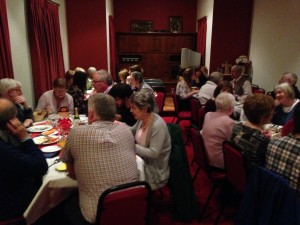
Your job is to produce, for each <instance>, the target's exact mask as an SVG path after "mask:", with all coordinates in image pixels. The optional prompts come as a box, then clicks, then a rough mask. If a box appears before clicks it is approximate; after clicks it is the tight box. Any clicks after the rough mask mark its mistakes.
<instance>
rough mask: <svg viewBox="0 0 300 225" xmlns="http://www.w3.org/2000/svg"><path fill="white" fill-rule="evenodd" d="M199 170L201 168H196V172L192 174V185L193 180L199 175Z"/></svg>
mask: <svg viewBox="0 0 300 225" xmlns="http://www.w3.org/2000/svg"><path fill="white" fill-rule="evenodd" d="M200 169H201V167H200V166H198V168H197V170H196V172H195V174H194V176H193V178H192V182H193V183H194V182H195V180H196V178H197V176H198V173H199V171H200Z"/></svg>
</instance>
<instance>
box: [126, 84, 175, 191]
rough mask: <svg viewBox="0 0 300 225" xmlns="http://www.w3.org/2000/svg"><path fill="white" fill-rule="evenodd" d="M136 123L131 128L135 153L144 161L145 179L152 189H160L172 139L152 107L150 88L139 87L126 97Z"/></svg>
mask: <svg viewBox="0 0 300 225" xmlns="http://www.w3.org/2000/svg"><path fill="white" fill-rule="evenodd" d="M129 101H130V103H131V112H132V114H133V116H134V117H135V119H136V120H137V122H136V124H135V125H134V126H133V127H132V132H133V135H134V136H135V140H136V145H135V146H136V151H137V155H139V156H140V157H142V158H143V159H144V161H145V176H146V181H147V182H148V183H149V184H150V186H151V188H152V189H153V190H154V189H157V188H161V187H163V186H164V185H166V184H167V181H168V178H169V156H170V151H171V139H170V135H169V131H168V128H167V125H166V123H165V121H164V120H163V119H162V118H161V117H160V116H159V115H158V114H156V113H153V110H154V98H153V94H152V92H151V91H149V90H147V89H142V90H140V91H138V92H135V93H133V94H132V95H131V96H130V99H129Z"/></svg>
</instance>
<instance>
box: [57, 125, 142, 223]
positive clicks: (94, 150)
mask: <svg viewBox="0 0 300 225" xmlns="http://www.w3.org/2000/svg"><path fill="white" fill-rule="evenodd" d="M134 142H135V141H134V137H133V135H132V133H131V131H130V129H129V127H128V126H127V125H125V124H123V123H121V124H115V123H113V122H105V121H101V122H100V121H96V122H93V123H92V124H91V125H88V126H76V127H74V128H73V129H72V130H71V133H70V134H69V136H68V138H67V143H66V146H65V148H64V150H63V153H62V156H61V158H62V160H63V161H64V162H67V163H71V164H73V165H74V169H75V173H76V179H77V181H78V189H79V202H80V208H81V212H82V214H83V216H84V218H85V219H86V220H87V221H89V222H91V223H94V222H95V218H96V210H97V205H98V199H99V196H100V195H101V194H102V192H103V191H105V190H106V189H107V188H109V187H112V186H115V185H118V184H123V183H128V182H133V181H137V180H138V169H137V164H136V155H135V143H134Z"/></svg>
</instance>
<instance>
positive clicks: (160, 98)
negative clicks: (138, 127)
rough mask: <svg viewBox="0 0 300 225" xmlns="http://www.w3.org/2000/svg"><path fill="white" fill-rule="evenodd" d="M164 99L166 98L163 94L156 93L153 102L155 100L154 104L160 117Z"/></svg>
mask: <svg viewBox="0 0 300 225" xmlns="http://www.w3.org/2000/svg"><path fill="white" fill-rule="evenodd" d="M165 98H166V94H165V93H163V92H156V95H155V100H156V104H157V106H158V109H159V115H162V113H163V111H164V104H165Z"/></svg>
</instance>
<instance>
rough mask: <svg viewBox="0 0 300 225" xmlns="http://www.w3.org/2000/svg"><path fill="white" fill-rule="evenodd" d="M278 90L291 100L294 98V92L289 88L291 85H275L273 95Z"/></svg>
mask: <svg viewBox="0 0 300 225" xmlns="http://www.w3.org/2000/svg"><path fill="white" fill-rule="evenodd" d="M278 90H281V91H283V92H284V93H285V94H286V96H287V97H288V98H291V99H293V98H295V92H294V90H293V88H292V87H291V85H289V84H288V83H282V84H279V85H277V86H276V87H275V93H276V92H277V91H278Z"/></svg>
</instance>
